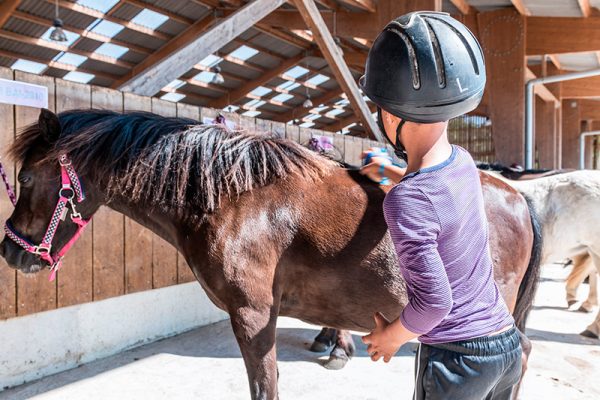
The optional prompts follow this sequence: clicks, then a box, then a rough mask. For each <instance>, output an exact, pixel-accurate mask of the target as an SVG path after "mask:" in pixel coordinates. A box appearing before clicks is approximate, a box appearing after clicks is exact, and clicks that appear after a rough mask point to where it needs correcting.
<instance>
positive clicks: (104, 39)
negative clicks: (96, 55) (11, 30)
mask: <svg viewBox="0 0 600 400" xmlns="http://www.w3.org/2000/svg"><path fill="white" fill-rule="evenodd" d="M13 16H14V17H16V18H19V19H21V20H23V21H29V22H35V23H36V24H39V25H42V26H47V27H51V26H52V22H53V21H52V20H50V19H46V18H41V17H38V16H37V15H33V14H28V13H24V12H21V11H18V10H17V11H15V12H14V13H13ZM63 27H64V28H65V29H66V30H68V31H71V32H74V33H77V34H78V35H80V36H82V37H85V38H88V39H91V40H95V41H97V42H100V43H113V44H116V45H119V46H123V47H127V48H128V49H129V50H132V51H135V52H136V53H140V54H150V53H152V52H154V50H151V49H148V48H146V47H141V46H137V45H135V44H133V43H129V42H123V41H121V40H118V39H115V38H110V37H108V36H104V35H99V34H97V33H95V32H92V31H89V30H87V29H81V28H78V27H76V26H73V25H67V24H64V26H63Z"/></svg>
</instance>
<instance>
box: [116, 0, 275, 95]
mask: <svg viewBox="0 0 600 400" xmlns="http://www.w3.org/2000/svg"><path fill="white" fill-rule="evenodd" d="M283 3H285V0H256V1H253V2H251V3H249V4H247V5H246V6H244V7H242V8H240V9H238V10H237V11H236V12H234V13H233V14H231V15H230V16H228V17H227V18H225V19H223V20H222V21H221V22H220V23H219V24H216V25H213V26H212V27H210V28H209V29H207V30H205V31H203V33H201V34H199V35H196V37H195V38H194V39H193V40H192V41H190V42H189V43H187V44H185V45H182V46H181V47H179V48H177V49H176V50H174V51H173V52H172V53H171V54H170V55H169V56H167V57H165V58H164V59H162V60H160V61H158V62H155V63H153V64H152V65H150V66H148V67H146V68H144V69H143V70H142V71H139V73H136V75H135V76H133V77H132V78H131V79H128V80H127V81H126V82H124V83H123V84H121V85H119V89H121V90H124V91H128V92H133V93H137V94H142V95H147V96H152V95H154V94H156V93H158V91H159V90H160V89H161V88H163V87H165V86H166V85H167V84H169V82H171V81H173V80H174V79H176V78H178V77H180V76H181V75H183V74H184V73H186V72H187V71H189V70H190V69H191V68H192V67H193V66H194V65H195V64H196V63H197V62H198V60H202V59H204V58H205V57H207V56H208V55H210V54H212V53H214V52H215V51H217V50H219V49H220V48H221V47H223V45H225V44H227V43H229V42H230V41H231V40H232V39H234V38H235V37H237V36H239V35H240V34H241V33H243V32H245V31H246V30H248V29H249V28H250V27H252V25H254V24H255V23H257V22H259V21H260V20H261V19H262V18H263V17H264V16H266V15H268V14H269V13H270V12H271V11H273V10H275V9H277V8H278V7H279V6H281V5H282V4H283Z"/></svg>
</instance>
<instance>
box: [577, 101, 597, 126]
mask: <svg viewBox="0 0 600 400" xmlns="http://www.w3.org/2000/svg"><path fill="white" fill-rule="evenodd" d="M579 107H580V110H581V111H580V118H581V119H582V120H590V121H592V120H593V121H599V120H600V101H598V100H589V99H586V100H580V101H579Z"/></svg>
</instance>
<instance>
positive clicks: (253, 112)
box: [242, 110, 260, 117]
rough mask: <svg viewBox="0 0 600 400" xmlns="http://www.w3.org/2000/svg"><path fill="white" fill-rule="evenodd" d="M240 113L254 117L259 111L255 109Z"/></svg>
mask: <svg viewBox="0 0 600 400" xmlns="http://www.w3.org/2000/svg"><path fill="white" fill-rule="evenodd" d="M242 115H243V116H245V117H256V116H258V115H260V111H256V110H251V111H246V112H245V113H242Z"/></svg>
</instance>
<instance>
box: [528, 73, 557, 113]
mask: <svg viewBox="0 0 600 400" xmlns="http://www.w3.org/2000/svg"><path fill="white" fill-rule="evenodd" d="M535 78H537V76H536V75H535V74H534V73H533V71H532V70H531V69H529V68H525V81H526V82H527V81H529V80H531V79H535ZM534 91H535V94H537V95H538V96H540V98H541V99H542V100H544V101H550V102H553V103H555V104H556V105H557V106H559V105H560V100H559V99H557V98H556V96H554V94H553V93H552V92H551V91H550V90H548V88H547V87H546V86H545V85H542V84H537V85H535V88H534Z"/></svg>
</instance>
